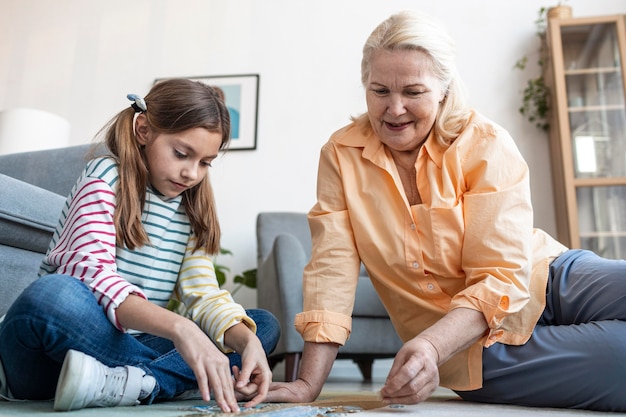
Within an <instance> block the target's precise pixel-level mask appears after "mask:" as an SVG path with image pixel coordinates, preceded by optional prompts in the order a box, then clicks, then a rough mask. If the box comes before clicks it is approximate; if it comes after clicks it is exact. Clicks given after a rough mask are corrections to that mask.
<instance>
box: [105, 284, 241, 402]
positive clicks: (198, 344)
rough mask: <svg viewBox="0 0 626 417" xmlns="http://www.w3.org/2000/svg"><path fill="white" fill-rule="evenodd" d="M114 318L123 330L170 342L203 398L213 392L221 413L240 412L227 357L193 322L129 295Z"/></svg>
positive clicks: (208, 397)
mask: <svg viewBox="0 0 626 417" xmlns="http://www.w3.org/2000/svg"><path fill="white" fill-rule="evenodd" d="M117 317H118V319H119V322H120V324H121V325H122V326H124V327H126V328H133V329H137V330H140V331H143V332H145V333H149V334H153V335H155V336H160V337H164V338H166V339H169V340H171V341H172V342H173V343H174V346H175V347H176V350H177V351H178V352H179V353H180V355H181V356H182V357H183V359H184V360H185V362H186V363H187V364H188V365H189V367H190V368H191V369H192V370H193V372H194V375H195V377H196V380H197V382H198V388H199V389H200V393H201V394H202V398H203V399H204V400H205V401H209V400H210V399H211V390H212V391H213V397H214V399H215V401H216V402H217V404H218V405H219V406H220V408H221V409H222V411H224V412H234V411H238V410H239V406H238V405H237V399H236V398H235V392H234V388H233V382H232V376H231V373H230V369H229V361H228V357H226V356H225V355H224V354H222V352H220V351H219V349H218V348H217V347H216V346H215V345H214V344H213V343H212V342H211V340H210V339H209V338H208V337H207V336H206V335H205V334H204V333H203V332H202V330H200V328H199V327H198V326H197V325H196V324H195V323H193V322H192V321H191V320H189V319H187V318H184V317H182V316H180V315H178V314H176V313H173V312H171V311H169V310H167V309H165V308H162V307H159V306H157V305H155V304H153V303H151V302H149V301H147V300H145V299H143V298H141V297H137V296H135V295H132V294H131V295H129V296H128V297H127V298H126V300H125V301H124V302H123V303H122V304H121V305H120V306H119V307H118V308H117Z"/></svg>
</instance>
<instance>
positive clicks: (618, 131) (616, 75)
mask: <svg viewBox="0 0 626 417" xmlns="http://www.w3.org/2000/svg"><path fill="white" fill-rule="evenodd" d="M561 39H562V42H563V66H564V69H565V85H566V90H567V106H568V113H569V122H570V132H571V136H572V144H571V145H572V151H573V153H574V155H572V156H573V158H574V172H575V176H576V178H590V177H591V178H595V177H626V136H625V135H626V113H625V112H624V102H625V100H624V85H623V74H622V66H621V60H620V53H619V51H620V50H619V42H618V39H617V28H616V25H615V24H613V23H604V24H592V25H580V26H563V27H561Z"/></svg>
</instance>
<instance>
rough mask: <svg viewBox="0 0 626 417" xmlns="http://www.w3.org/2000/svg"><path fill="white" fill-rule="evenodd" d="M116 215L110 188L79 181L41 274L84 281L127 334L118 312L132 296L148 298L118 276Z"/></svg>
mask: <svg viewBox="0 0 626 417" xmlns="http://www.w3.org/2000/svg"><path fill="white" fill-rule="evenodd" d="M114 211H115V193H114V191H113V190H112V189H111V187H110V186H109V184H107V183H106V182H105V181H103V180H101V179H98V178H91V177H84V178H83V179H82V180H81V181H79V182H78V183H77V185H76V187H75V190H74V192H73V194H72V195H70V197H69V198H68V202H67V203H66V206H65V208H64V209H63V212H62V214H61V219H60V224H61V225H62V227H61V228H60V229H58V230H57V232H56V233H55V234H54V236H53V239H52V242H51V244H50V250H49V251H48V254H47V256H46V259H45V260H44V265H43V266H42V270H43V271H44V272H47V273H52V272H54V273H57V274H64V275H69V276H73V277H75V278H77V279H80V280H81V281H83V283H84V284H85V285H86V286H87V287H88V288H89V289H90V290H91V291H92V293H93V294H94V296H95V297H96V300H98V303H99V304H100V305H101V306H102V308H103V309H104V311H105V312H106V315H107V317H108V318H109V320H110V321H111V323H113V324H114V325H115V326H116V327H117V328H118V329H120V330H124V328H123V326H121V325H120V323H119V322H118V319H117V316H116V308H117V307H118V305H119V304H120V303H121V302H122V301H123V300H124V299H125V298H126V297H127V296H128V295H129V294H131V293H132V294H135V295H137V296H139V297H142V298H145V295H144V294H143V292H142V291H141V289H140V288H139V287H137V286H135V285H132V284H131V283H129V282H128V281H126V280H125V279H123V278H122V277H121V276H120V275H119V274H118V273H117V267H116V263H115V262H116V257H115V249H116V246H115V237H116V233H115V225H114V222H113V214H114Z"/></svg>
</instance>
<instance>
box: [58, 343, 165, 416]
mask: <svg viewBox="0 0 626 417" xmlns="http://www.w3.org/2000/svg"><path fill="white" fill-rule="evenodd" d="M155 385H156V380H155V379H154V377H152V376H150V375H146V373H145V372H144V371H143V370H142V369H139V368H137V367H135V366H118V367H116V368H109V367H108V366H106V365H104V364H102V363H101V362H99V361H98V360H96V359H95V358H92V357H91V356H89V355H86V354H84V353H82V352H78V351H76V350H69V351H68V352H67V354H66V355H65V360H64V361H63V367H62V368H61V375H59V381H58V382H57V389H56V395H55V398H54V409H55V410H57V411H69V410H77V409H80V408H87V407H115V406H124V405H137V404H139V400H140V399H143V398H146V397H147V396H148V395H150V393H151V392H152V391H153V390H154V387H155Z"/></svg>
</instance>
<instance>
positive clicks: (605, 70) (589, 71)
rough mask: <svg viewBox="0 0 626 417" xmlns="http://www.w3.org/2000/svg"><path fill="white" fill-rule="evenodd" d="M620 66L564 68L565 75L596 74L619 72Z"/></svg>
mask: <svg viewBox="0 0 626 417" xmlns="http://www.w3.org/2000/svg"><path fill="white" fill-rule="evenodd" d="M620 71H621V70H620V67H603V68H581V69H569V70H565V72H564V74H565V75H572V76H573V75H597V74H613V73H619V72H620Z"/></svg>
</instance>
